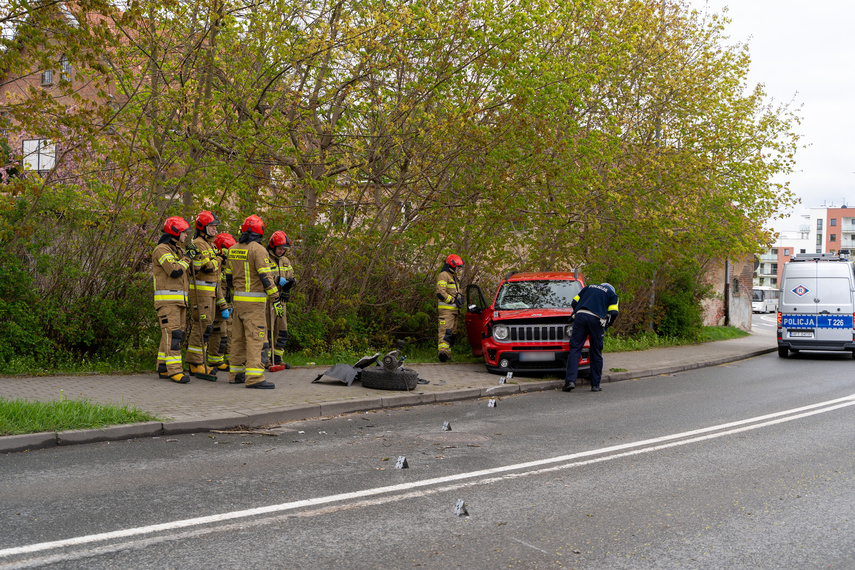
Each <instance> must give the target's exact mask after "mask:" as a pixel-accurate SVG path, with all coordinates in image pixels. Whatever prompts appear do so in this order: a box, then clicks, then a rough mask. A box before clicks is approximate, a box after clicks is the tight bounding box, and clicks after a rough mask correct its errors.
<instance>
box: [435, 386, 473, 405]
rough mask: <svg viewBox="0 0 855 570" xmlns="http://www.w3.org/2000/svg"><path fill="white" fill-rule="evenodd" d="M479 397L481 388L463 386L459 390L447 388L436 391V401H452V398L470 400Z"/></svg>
mask: <svg viewBox="0 0 855 570" xmlns="http://www.w3.org/2000/svg"><path fill="white" fill-rule="evenodd" d="M480 397H481V388H463V389H460V390H449V391H448V392H437V393H436V401H437V402H453V401H454V400H471V399H473V398H480Z"/></svg>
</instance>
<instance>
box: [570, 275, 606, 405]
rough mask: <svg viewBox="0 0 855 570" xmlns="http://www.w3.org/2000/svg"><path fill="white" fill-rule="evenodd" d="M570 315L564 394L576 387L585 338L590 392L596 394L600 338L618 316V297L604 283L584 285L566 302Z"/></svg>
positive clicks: (601, 368)
mask: <svg viewBox="0 0 855 570" xmlns="http://www.w3.org/2000/svg"><path fill="white" fill-rule="evenodd" d="M570 307H571V308H572V309H573V316H571V317H570V322H571V323H573V332H572V333H571V335H570V354H568V355H567V373H566V374H565V377H564V388H562V390H563V391H564V392H569V391H570V390H572V389H573V388H575V387H576V377H577V376H578V374H579V356H580V355H581V354H582V346H583V345H584V344H585V339H586V338H588V339H590V343H591V391H592V392H600V391H601V390H602V388H600V379H601V378H602V377H603V336H604V335H605V333H606V329H607V328H608V327H609V326H611V325H612V323H614V322H615V319H617V316H618V296H617V293H615V288H614V287H612V286H611V285H610V284H608V283H602V284H600V285H588V286H587V287H584V288H582V290H581V291H579V294H578V295H576V296H575V297H574V298H573V302H572V303H570Z"/></svg>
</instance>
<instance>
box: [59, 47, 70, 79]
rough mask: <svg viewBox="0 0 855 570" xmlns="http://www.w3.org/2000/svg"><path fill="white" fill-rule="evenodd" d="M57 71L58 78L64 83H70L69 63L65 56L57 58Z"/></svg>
mask: <svg viewBox="0 0 855 570" xmlns="http://www.w3.org/2000/svg"><path fill="white" fill-rule="evenodd" d="M59 69H60V71H59V78H60V79H62V80H64V81H71V63H70V62H69V61H68V58H67V57H66V56H65V54H63V56H62V57H61V58H59Z"/></svg>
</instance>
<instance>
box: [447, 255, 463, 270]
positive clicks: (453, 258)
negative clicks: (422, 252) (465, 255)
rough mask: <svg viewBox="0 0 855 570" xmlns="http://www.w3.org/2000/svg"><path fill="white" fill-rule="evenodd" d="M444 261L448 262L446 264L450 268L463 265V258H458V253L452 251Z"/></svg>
mask: <svg viewBox="0 0 855 570" xmlns="http://www.w3.org/2000/svg"><path fill="white" fill-rule="evenodd" d="M445 262H446V263H447V264H448V266H449V267H451V268H452V269H457V268H458V267H463V260H462V259H460V256H459V255H457V254H454V253H452V254H451V255H449V256H448V257H447V258H446V260H445Z"/></svg>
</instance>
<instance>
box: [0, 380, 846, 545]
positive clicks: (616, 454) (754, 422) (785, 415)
mask: <svg viewBox="0 0 855 570" xmlns="http://www.w3.org/2000/svg"><path fill="white" fill-rule="evenodd" d="M852 405H855V394H852V395H850V396H846V397H844V398H837V399H835V400H829V401H826V402H821V403H819V404H812V405H809V406H802V407H799V408H793V409H791V410H785V411H783V412H776V413H773V414H766V415H763V416H757V417H754V418H748V419H744V420H739V421H736V422H730V423H726V424H720V425H717V426H710V427H706V428H701V429H696V430H691V431H686V432H682V433H677V434H672V435H666V436H661V437H656V438H652V439H646V440H642V441H637V442H632V443H625V444H621V445H614V446H610V447H604V448H601V449H592V450H589V451H582V452H579V453H573V454H570V455H561V456H558V457H551V458H547V459H539V460H536V461H528V462H525V463H517V464H514V465H506V466H503V467H494V468H492V469H483V470H480V471H471V472H468V473H458V474H456V475H448V476H445V477H435V478H432V479H425V480H422V481H411V482H409V483H402V484H399V485H389V486H386V487H377V488H374V489H364V490H362V491H354V492H350V493H340V494H337V495H328V496H325V497H315V498H311V499H304V500H300V501H292V502H288V503H280V504H277V505H268V506H266V507H257V508H254V509H246V510H241V511H232V512H228V513H221V514H218V515H210V516H206V517H197V518H192V519H184V520H177V521H172V522H168V523H161V524H155V525H149V526H143V527H137V528H129V529H124V530H117V531H112V532H105V533H99V534H91V535H86V536H79V537H75V538H69V539H65V540H56V541H51V542H41V543H37V544H30V545H26V546H19V547H14V548H7V549H4V550H0V558H8V557H10V556H16V555H21V554H31V553H35V552H43V551H46V550H54V549H60V548H66V547H70V546H81V545H86V544H92V543H96V542H103V541H108V540H114V539H124V538H130V537H136V536H142V535H148V534H154V533H158V532H163V531H174V530H176V529H182V528H187V527H191V526H198V525H206V524H213V523H222V522H226V521H232V520H235V519H241V518H247V517H254V516H259V515H265V514H271V513H284V512H286V511H293V510H296V509H301V508H305V507H317V506H319V505H327V504H330V503H335V502H341V501H353V500H355V499H365V498H367V497H376V500H375V501H362V502H363V504H366V505H370V504H378V503H384V502H389V501H393V500H399V499H400V497H399V496H395V497H385V498H380V497H377V496H378V495H384V494H387V493H402V492H408V491H412V490H414V489H421V492H422V493H427V494H433V493H434V492H440V491H450V490H456V489H459V488H462V487H466V486H473V485H479V484H489V483H494V482H497V481H502V480H509V479H516V478H519V477H527V476H531V475H537V474H541V473H546V472H550V471H556V470H562V469H568V468H570V467H579V466H583V465H590V464H593V463H599V462H602V461H608V460H611V459H617V458H620V457H628V456H632V455H638V454H640V453H649V452H652V451H658V450H661V449H666V448H669V447H676V446H681V445H687V444H689V443H695V442H699V441H704V440H708V439H713V438H717V437H723V436H726V435H731V434H735V433H740V432H744V431H749V430H754V429H759V428H762V427H767V426H771V425H775V424H780V423H784V422H789V421H793V420H797V419H801V418H805V417H808V416H813V415H817V414H822V413H826V412H830V411H833V410H837V409H841V408H845V407H848V406H852ZM714 432H720V433H714ZM677 440H682V441H677ZM639 448H645V449H639ZM626 450H631V451H626ZM596 455H607V456H605V457H598V458H594V459H588V460H585V461H578V460H580V459H583V458H588V457H592V456H596ZM557 463H563V464H564V465H555V464H557ZM547 465H549V466H550V467H546V468H542V469H533V468H536V467H543V466H547ZM522 470H529V471H527V472H524V473H512V472H513V471H522ZM476 479H480V480H476ZM449 483H450V484H451V485H449ZM432 486H442V487H441V488H439V489H435V490H433V491H431V490H427V489H425V488H426V487H432Z"/></svg>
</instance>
